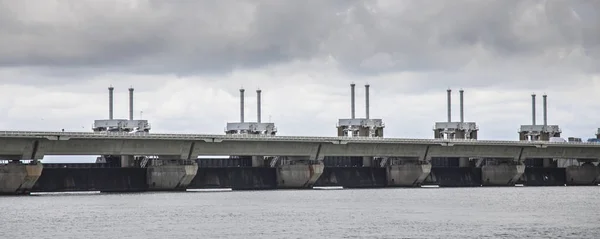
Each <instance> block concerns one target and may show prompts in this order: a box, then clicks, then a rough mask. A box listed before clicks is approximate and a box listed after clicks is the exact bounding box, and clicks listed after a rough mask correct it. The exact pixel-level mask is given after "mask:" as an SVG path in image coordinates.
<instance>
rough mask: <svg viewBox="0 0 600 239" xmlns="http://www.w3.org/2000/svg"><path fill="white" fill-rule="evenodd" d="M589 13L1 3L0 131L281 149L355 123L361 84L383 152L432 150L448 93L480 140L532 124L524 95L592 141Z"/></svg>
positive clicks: (406, 4) (427, 4)
mask: <svg viewBox="0 0 600 239" xmlns="http://www.w3.org/2000/svg"><path fill="white" fill-rule="evenodd" d="M599 12H600V1H573V0H572V1H528V0H518V1H516V0H514V1H513V0H497V1H493V0H489V1H481V0H471V1H467V0H464V1H459V0H452V1H438V0H422V1H400V0H388V1H384V0H380V1H360V0H351V1H350V0H330V1H317V0H314V1H310V0H309V1H281V0H231V1H228V0H215V1H211V0H206V1H184V0H182V1H152V0H146V1H143V0H137V1H136V0H127V1H125V0H122V1H117V0H106V1H84V0H79V1H67V0H65V1H46V0H39V1H35V0H30V1H12V0H0V84H1V86H2V87H0V109H2V111H3V112H4V114H3V116H2V120H0V129H2V130H48V131H53V130H60V129H62V128H64V129H65V130H73V131H91V125H92V122H93V120H94V119H104V118H107V117H108V113H107V111H108V106H107V102H108V100H107V95H108V92H107V87H108V86H109V85H111V84H112V85H113V86H115V93H116V95H115V101H116V104H117V105H116V106H115V116H116V117H121V118H126V117H127V115H128V109H127V88H128V87H129V86H133V87H134V88H135V89H136V91H135V97H136V101H135V111H136V114H135V116H136V118H137V117H139V116H140V113H139V112H140V111H143V118H145V119H148V120H150V122H151V124H152V127H153V130H152V131H153V132H173V133H212V134H224V132H223V131H224V127H225V124H226V122H235V121H238V120H239V105H238V104H239V99H238V94H239V91H238V89H239V88H240V87H242V86H243V87H245V88H246V92H247V93H246V102H247V104H246V112H247V113H246V120H247V121H252V120H255V117H256V116H255V114H256V113H255V112H256V110H255V107H256V104H255V101H256V98H255V93H254V90H255V89H257V88H261V89H262V90H263V121H268V119H271V120H272V121H274V122H275V123H276V126H277V127H278V130H279V135H315V136H335V134H336V129H335V125H336V122H337V119H338V118H348V117H349V116H350V96H349V95H350V94H349V93H350V90H349V89H350V88H349V84H350V83H352V82H355V83H356V84H357V106H356V107H357V117H363V116H364V108H363V107H364V88H363V85H364V84H365V83H369V84H371V117H372V118H382V119H383V120H384V122H385V124H386V128H385V134H386V136H388V137H411V138H432V137H433V132H432V127H433V124H434V122H436V121H445V120H446V109H445V106H446V101H445V100H446V99H445V94H446V89H447V88H448V87H450V88H452V89H454V105H453V108H454V109H455V110H454V118H455V119H458V90H459V89H460V88H463V89H464V90H465V118H466V120H467V121H475V122H477V123H478V125H479V127H480V133H479V138H480V139H508V140H516V139H517V138H518V137H517V130H518V127H519V125H521V124H530V122H531V120H530V115H531V106H530V100H531V99H530V94H531V93H533V92H535V93H537V94H538V95H539V96H540V97H538V103H539V104H538V117H537V118H538V122H540V123H541V119H542V110H541V95H542V94H543V93H547V94H548V104H549V109H548V117H549V123H550V124H558V125H560V126H561V128H562V130H563V136H565V137H568V136H576V137H582V138H588V137H593V135H594V134H595V132H596V129H597V128H598V127H600V122H599V121H598V120H597V119H598V115H599V113H600V103H599V102H600V101H598V100H597V99H596V97H597V95H598V93H600V72H599V71H600V64H599V63H600V62H599V59H600V30H598V29H600V17H599V16H600V15H599Z"/></svg>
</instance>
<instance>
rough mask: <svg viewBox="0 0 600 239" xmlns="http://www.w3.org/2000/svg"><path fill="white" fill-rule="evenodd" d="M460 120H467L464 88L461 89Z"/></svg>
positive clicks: (462, 121)
mask: <svg viewBox="0 0 600 239" xmlns="http://www.w3.org/2000/svg"><path fill="white" fill-rule="evenodd" d="M458 92H459V93H460V122H461V123H464V122H465V105H464V92H465V91H464V90H462V89H460V91H458Z"/></svg>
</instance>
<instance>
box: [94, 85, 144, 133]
mask: <svg viewBox="0 0 600 239" xmlns="http://www.w3.org/2000/svg"><path fill="white" fill-rule="evenodd" d="M114 89H115V88H114V87H112V86H110V87H108V119H101V120H94V124H93V126H92V130H93V131H94V132H150V124H149V123H148V120H142V119H139V120H134V119H133V87H131V88H129V119H115V118H114V112H113V109H114Z"/></svg>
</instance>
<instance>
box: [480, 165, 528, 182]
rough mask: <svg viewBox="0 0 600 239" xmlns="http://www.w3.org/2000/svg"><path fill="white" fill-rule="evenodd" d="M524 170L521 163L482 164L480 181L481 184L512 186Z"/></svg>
mask: <svg viewBox="0 0 600 239" xmlns="http://www.w3.org/2000/svg"><path fill="white" fill-rule="evenodd" d="M524 172H525V165H523V164H515V163H499V164H497V165H484V166H482V167H481V183H482V185H483V186H514V185H515V183H516V182H517V180H519V178H520V177H521V175H523V173H524Z"/></svg>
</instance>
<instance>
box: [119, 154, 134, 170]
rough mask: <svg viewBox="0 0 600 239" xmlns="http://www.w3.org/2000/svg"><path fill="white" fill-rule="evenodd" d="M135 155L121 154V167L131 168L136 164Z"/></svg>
mask: <svg viewBox="0 0 600 239" xmlns="http://www.w3.org/2000/svg"><path fill="white" fill-rule="evenodd" d="M133 159H134V157H133V155H121V167H122V168H131V167H134V166H135V162H134V160H133Z"/></svg>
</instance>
